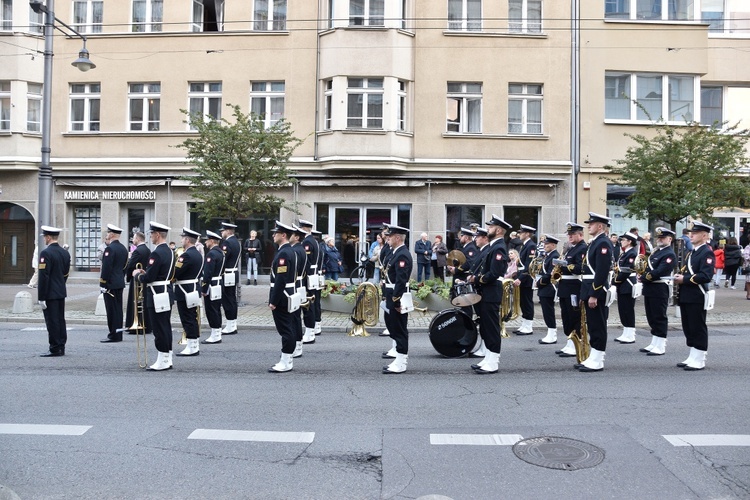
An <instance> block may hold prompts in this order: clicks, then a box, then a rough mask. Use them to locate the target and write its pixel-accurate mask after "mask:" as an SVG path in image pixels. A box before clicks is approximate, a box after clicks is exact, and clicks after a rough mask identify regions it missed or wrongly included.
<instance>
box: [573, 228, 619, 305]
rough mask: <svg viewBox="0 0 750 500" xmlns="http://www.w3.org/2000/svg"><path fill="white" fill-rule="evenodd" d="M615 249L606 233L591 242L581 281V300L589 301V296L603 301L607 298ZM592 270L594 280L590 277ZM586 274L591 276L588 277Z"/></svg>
mask: <svg viewBox="0 0 750 500" xmlns="http://www.w3.org/2000/svg"><path fill="white" fill-rule="evenodd" d="M613 249H614V247H613V246H612V242H611V241H610V240H609V236H607V235H606V234H605V233H602V234H600V235H599V236H597V237H596V238H594V239H593V240H592V241H591V243H589V248H588V250H587V251H586V261H585V263H584V266H583V274H584V279H583V281H582V282H581V300H584V301H587V300H588V299H589V297H596V299H597V300H599V301H600V303H601V302H603V301H604V300H605V299H606V298H607V289H608V288H609V280H610V278H609V271H610V270H611V269H612V250H613ZM592 272H593V276H594V279H593V280H592V279H591V278H590V277H591V273H592ZM586 276H588V277H589V278H588V279H587V278H586ZM602 305H603V304H602Z"/></svg>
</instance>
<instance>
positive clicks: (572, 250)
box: [555, 222, 588, 358]
mask: <svg viewBox="0 0 750 500" xmlns="http://www.w3.org/2000/svg"><path fill="white" fill-rule="evenodd" d="M566 232H567V233H568V245H569V247H568V251H567V252H565V258H564V262H565V263H564V264H560V272H561V273H562V277H561V278H560V282H559V283H558V284H557V297H558V298H559V299H560V316H561V318H562V324H563V335H565V336H566V337H567V336H568V335H570V334H571V333H572V332H578V331H579V330H580V329H581V309H580V297H581V275H582V274H583V258H584V257H585V255H586V249H587V248H588V245H586V242H585V241H584V239H583V226H582V225H580V224H576V223H575V222H568V224H567V226H566ZM555 354H558V355H559V356H560V357H561V358H570V357H574V356H575V355H576V348H575V344H573V341H572V340H570V339H568V342H567V343H566V344H565V347H563V348H562V349H560V350H559V351H555Z"/></svg>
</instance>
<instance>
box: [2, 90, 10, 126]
mask: <svg viewBox="0 0 750 500" xmlns="http://www.w3.org/2000/svg"><path fill="white" fill-rule="evenodd" d="M0 130H10V82H9V81H7V80H5V81H0Z"/></svg>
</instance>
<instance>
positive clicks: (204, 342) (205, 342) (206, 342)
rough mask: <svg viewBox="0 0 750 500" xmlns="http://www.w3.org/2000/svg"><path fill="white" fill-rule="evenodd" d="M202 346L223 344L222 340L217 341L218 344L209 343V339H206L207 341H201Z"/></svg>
mask: <svg viewBox="0 0 750 500" xmlns="http://www.w3.org/2000/svg"><path fill="white" fill-rule="evenodd" d="M209 338H210V337H209ZM201 344H208V345H213V344H221V339H219V340H217V341H216V342H209V341H208V339H206V340H201Z"/></svg>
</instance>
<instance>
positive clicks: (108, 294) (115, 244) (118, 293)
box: [99, 224, 128, 343]
mask: <svg viewBox="0 0 750 500" xmlns="http://www.w3.org/2000/svg"><path fill="white" fill-rule="evenodd" d="M121 234H122V229H121V228H119V227H117V226H115V225H114V224H107V233H106V236H105V237H104V241H105V242H106V243H107V248H106V249H105V250H104V254H103V255H102V268H101V272H100V274H99V290H100V291H101V293H102V294H103V296H104V309H105V311H106V312H107V327H108V329H109V332H108V333H107V338H105V339H103V340H101V341H100V342H103V343H107V342H122V330H123V328H122V291H123V290H124V289H125V267H126V266H127V262H128V250H127V248H125V245H123V244H122V243H120V235H121Z"/></svg>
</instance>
